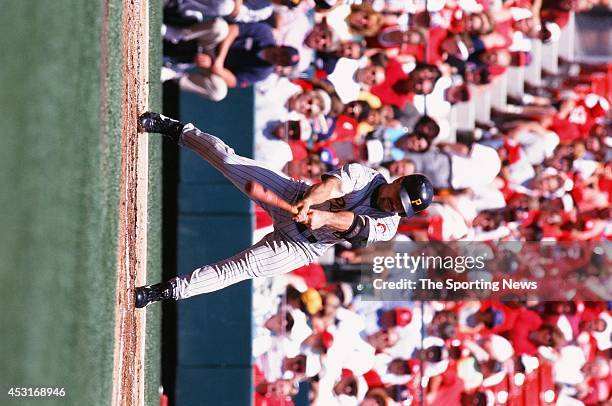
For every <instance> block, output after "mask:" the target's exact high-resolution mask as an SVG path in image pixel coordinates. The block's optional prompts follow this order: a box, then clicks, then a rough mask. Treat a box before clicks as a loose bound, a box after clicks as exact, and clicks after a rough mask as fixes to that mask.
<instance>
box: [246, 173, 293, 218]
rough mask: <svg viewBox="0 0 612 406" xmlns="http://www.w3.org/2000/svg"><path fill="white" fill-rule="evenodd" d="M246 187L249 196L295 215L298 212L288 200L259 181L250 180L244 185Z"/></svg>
mask: <svg viewBox="0 0 612 406" xmlns="http://www.w3.org/2000/svg"><path fill="white" fill-rule="evenodd" d="M244 189H245V192H246V193H247V195H249V197H250V198H251V199H253V200H258V201H260V202H262V203H266V204H269V205H272V206H276V207H278V208H280V209H283V210H286V211H288V212H289V213H291V214H293V215H295V214H297V210H296V209H295V207H293V206H292V205H290V204H289V203H288V202H287V201H286V200H283V199H282V198H281V197H279V196H278V195H277V194H276V193H274V192H273V191H271V190H270V189H267V188H265V187H264V186H263V185H261V184H260V183H259V182H256V181H254V180H250V181H248V182H247V183H246V185H244Z"/></svg>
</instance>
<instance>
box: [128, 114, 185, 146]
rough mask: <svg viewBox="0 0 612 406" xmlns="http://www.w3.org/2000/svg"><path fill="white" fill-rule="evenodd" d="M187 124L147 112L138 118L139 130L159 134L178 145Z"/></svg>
mask: <svg viewBox="0 0 612 406" xmlns="http://www.w3.org/2000/svg"><path fill="white" fill-rule="evenodd" d="M184 126H185V124H183V123H181V122H180V121H178V120H174V119H172V118H170V117H166V116H164V115H161V114H159V113H154V112H152V111H147V112H146V113H142V114H141V115H140V116H139V117H138V129H139V130H140V131H146V132H148V133H159V134H163V135H165V136H167V137H169V138H171V139H172V140H173V141H174V142H176V143H178V141H179V138H180V136H181V133H182V132H183V127H184Z"/></svg>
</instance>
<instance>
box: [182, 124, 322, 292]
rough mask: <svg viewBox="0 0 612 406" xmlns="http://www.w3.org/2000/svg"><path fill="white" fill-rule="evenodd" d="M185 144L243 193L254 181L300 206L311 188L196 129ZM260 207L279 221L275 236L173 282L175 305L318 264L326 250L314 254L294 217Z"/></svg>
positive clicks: (185, 138)
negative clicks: (176, 301) (320, 255)
mask: <svg viewBox="0 0 612 406" xmlns="http://www.w3.org/2000/svg"><path fill="white" fill-rule="evenodd" d="M180 144H181V145H182V146H184V147H187V148H189V149H191V150H192V151H194V152H196V153H197V154H198V155H200V156H201V157H202V158H204V159H205V160H206V161H208V162H209V163H210V164H211V165H212V166H214V167H215V168H216V169H217V170H219V171H220V172H221V173H222V174H223V175H224V176H225V177H226V178H227V179H228V180H229V181H230V182H232V183H233V184H234V186H236V187H237V188H238V189H240V190H241V191H243V192H244V190H245V188H244V187H245V184H246V182H247V181H249V180H254V181H257V182H259V183H260V184H262V185H263V186H264V187H266V188H268V189H270V190H272V191H273V192H274V193H276V194H277V195H278V196H280V197H282V198H283V199H285V200H287V201H288V202H290V203H294V202H296V201H297V199H298V197H299V196H300V194H301V193H302V192H303V191H304V190H305V189H306V188H307V185H306V184H305V183H302V182H296V181H293V180H291V179H289V178H288V177H287V176H285V175H284V174H283V173H279V172H276V171H274V170H271V169H268V168H266V167H264V166H262V165H261V164H259V163H257V162H256V161H254V160H252V159H249V158H245V157H242V156H239V155H237V154H236V153H235V152H234V150H233V149H232V148H230V147H229V146H228V145H226V144H225V143H224V142H223V141H221V140H220V139H219V138H217V137H214V136H212V135H210V134H206V133H203V132H201V131H200V130H198V129H197V128H195V127H194V126H193V125H192V124H187V125H186V126H185V127H184V128H183V133H182V135H181V139H180ZM257 203H258V204H260V205H261V206H262V207H263V208H264V210H266V211H267V212H268V213H269V214H270V216H271V217H272V219H273V220H274V231H273V232H271V233H270V234H268V235H266V236H265V237H264V238H263V239H262V240H261V241H259V242H258V243H256V244H254V245H252V246H251V247H249V248H247V249H245V250H244V251H242V252H240V253H238V254H236V255H234V256H233V257H230V258H227V259H224V260H222V261H219V262H216V263H214V264H210V265H204V266H202V267H201V268H197V269H196V270H194V271H193V272H192V273H191V274H189V275H184V276H179V277H176V278H174V279H172V280H171V283H172V284H173V286H174V297H175V299H184V298H188V297H191V296H194V295H199V294H202V293H208V292H213V291H215V290H219V289H223V288H225V287H226V286H229V285H233V284H234V283H237V282H240V281H243V280H245V279H251V278H257V277H271V276H275V275H280V274H283V273H287V272H290V271H292V270H294V269H296V268H298V267H300V266H303V265H306V264H309V263H310V262H312V260H313V259H314V258H315V257H316V256H317V254H318V253H319V252H317V251H319V250H320V249H321V247H320V245H319V246H318V249H316V248H315V249H313V247H312V246H311V245H310V243H309V242H308V240H307V239H306V238H305V237H304V236H302V235H301V233H300V232H299V231H298V230H297V227H296V224H295V222H293V220H292V219H291V215H290V214H289V213H287V212H285V211H284V210H281V209H279V208H277V207H274V206H268V205H265V204H262V203H261V202H257ZM329 246H331V245H329ZM325 248H328V247H325Z"/></svg>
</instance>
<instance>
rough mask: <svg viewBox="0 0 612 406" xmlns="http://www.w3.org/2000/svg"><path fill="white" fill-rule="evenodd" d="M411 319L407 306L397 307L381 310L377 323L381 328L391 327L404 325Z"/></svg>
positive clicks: (410, 312)
mask: <svg viewBox="0 0 612 406" xmlns="http://www.w3.org/2000/svg"><path fill="white" fill-rule="evenodd" d="M411 321H412V311H410V309H407V308H403V307H397V308H395V309H392V310H387V311H384V312H381V313H380V314H379V318H378V324H379V325H380V327H381V328H383V329H389V328H392V327H405V326H407V325H408V324H410V322H411Z"/></svg>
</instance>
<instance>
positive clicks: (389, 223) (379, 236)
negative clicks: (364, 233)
mask: <svg viewBox="0 0 612 406" xmlns="http://www.w3.org/2000/svg"><path fill="white" fill-rule="evenodd" d="M362 217H364V218H367V219H368V225H369V227H370V231H369V233H368V244H369V243H372V242H376V241H389V240H391V239H392V238H393V237H394V236H395V233H396V232H397V226H398V224H399V219H400V217H399V216H398V215H391V216H387V217H373V216H367V215H362Z"/></svg>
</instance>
